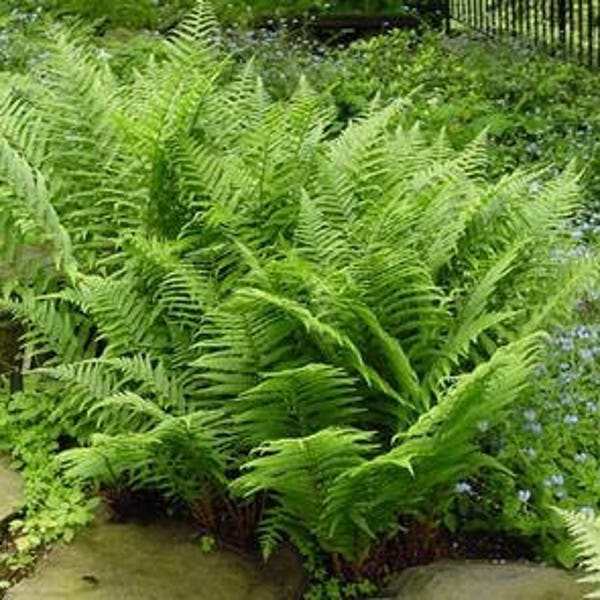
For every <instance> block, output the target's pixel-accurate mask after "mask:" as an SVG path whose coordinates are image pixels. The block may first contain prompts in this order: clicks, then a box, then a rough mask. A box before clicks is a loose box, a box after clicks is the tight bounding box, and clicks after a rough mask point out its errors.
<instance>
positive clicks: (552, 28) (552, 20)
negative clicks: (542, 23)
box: [549, 0, 556, 49]
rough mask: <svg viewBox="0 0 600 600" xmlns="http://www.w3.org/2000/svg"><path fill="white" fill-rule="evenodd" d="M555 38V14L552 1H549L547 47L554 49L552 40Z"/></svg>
mask: <svg viewBox="0 0 600 600" xmlns="http://www.w3.org/2000/svg"><path fill="white" fill-rule="evenodd" d="M555 37H556V14H555V11H554V0H550V39H549V47H550V48H551V49H554V40H555Z"/></svg>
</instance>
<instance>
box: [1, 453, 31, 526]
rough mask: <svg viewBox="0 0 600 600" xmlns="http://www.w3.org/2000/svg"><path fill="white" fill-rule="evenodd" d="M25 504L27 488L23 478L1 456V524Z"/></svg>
mask: <svg viewBox="0 0 600 600" xmlns="http://www.w3.org/2000/svg"><path fill="white" fill-rule="evenodd" d="M24 504H25V486H24V484H23V480H22V479H21V476H20V475H19V474H18V473H16V472H15V471H14V470H13V469H11V467H10V463H9V460H8V459H7V458H4V457H1V456H0V522H2V521H5V520H6V519H8V518H9V517H10V516H11V515H13V514H14V513H15V512H17V511H18V510H20V509H21V508H22V507H23V506H24Z"/></svg>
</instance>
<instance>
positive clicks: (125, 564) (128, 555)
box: [7, 523, 301, 600]
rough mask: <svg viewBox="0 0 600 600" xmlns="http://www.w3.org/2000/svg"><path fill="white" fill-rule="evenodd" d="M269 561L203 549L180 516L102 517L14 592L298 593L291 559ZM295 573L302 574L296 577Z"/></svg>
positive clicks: (56, 599) (104, 597) (76, 598)
mask: <svg viewBox="0 0 600 600" xmlns="http://www.w3.org/2000/svg"><path fill="white" fill-rule="evenodd" d="M274 570H275V572H276V573H275V576H273V577H272V576H271V574H270V567H269V565H267V566H266V567H265V566H263V565H261V564H259V563H255V562H253V561H252V560H250V559H248V558H247V557H244V556H241V555H238V554H236V553H233V552H225V551H215V552H212V553H210V554H203V553H202V552H201V550H200V546H199V544H198V542H197V541H194V536H193V532H191V531H190V530H189V528H187V527H185V526H184V525H180V524H177V523H166V524H152V525H148V526H142V525H134V524H125V525H124V524H115V523H107V524H97V525H94V526H93V527H91V528H90V529H89V530H87V531H85V532H83V533H82V534H81V535H79V536H78V537H77V538H76V539H75V541H74V542H73V543H72V544H71V545H68V546H65V545H61V546H58V547H57V548H55V549H54V550H53V551H52V552H51V553H50V554H49V556H48V557H47V558H46V559H44V560H43V561H42V563H41V564H40V565H38V568H37V570H36V572H35V574H34V575H33V576H32V577H31V578H30V579H27V580H25V581H22V582H21V583H19V584H18V585H17V586H15V587H14V588H13V589H12V590H10V591H9V593H8V596H7V598H8V600H39V599H41V598H43V599H44V600H86V599H87V598H90V599H93V600H192V599H193V600H196V599H197V600H288V599H289V600H292V599H293V598H294V597H296V596H297V590H295V589H294V587H295V586H296V585H297V583H298V582H299V581H300V580H301V577H300V578H298V577H297V574H296V573H295V568H294V567H293V562H292V561H291V560H289V559H286V562H285V564H284V566H279V567H275V568H274ZM294 577H296V579H294Z"/></svg>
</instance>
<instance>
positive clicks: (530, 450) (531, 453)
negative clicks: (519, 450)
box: [525, 446, 537, 458]
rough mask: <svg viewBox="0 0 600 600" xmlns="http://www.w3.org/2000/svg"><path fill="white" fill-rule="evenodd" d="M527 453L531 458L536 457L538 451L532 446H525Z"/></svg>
mask: <svg viewBox="0 0 600 600" xmlns="http://www.w3.org/2000/svg"><path fill="white" fill-rule="evenodd" d="M525 454H526V455H527V456H528V457H529V458H535V457H536V456H537V451H536V450H535V448H532V447H531V446H530V447H529V448H525Z"/></svg>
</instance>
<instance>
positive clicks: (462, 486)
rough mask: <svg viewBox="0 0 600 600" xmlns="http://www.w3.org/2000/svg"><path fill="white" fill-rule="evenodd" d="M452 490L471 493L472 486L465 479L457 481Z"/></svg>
mask: <svg viewBox="0 0 600 600" xmlns="http://www.w3.org/2000/svg"><path fill="white" fill-rule="evenodd" d="M454 491H455V492H456V493H457V494H472V493H473V488H472V487H471V484H470V483H467V482H466V481H459V482H458V483H457V484H456V485H455V486H454Z"/></svg>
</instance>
